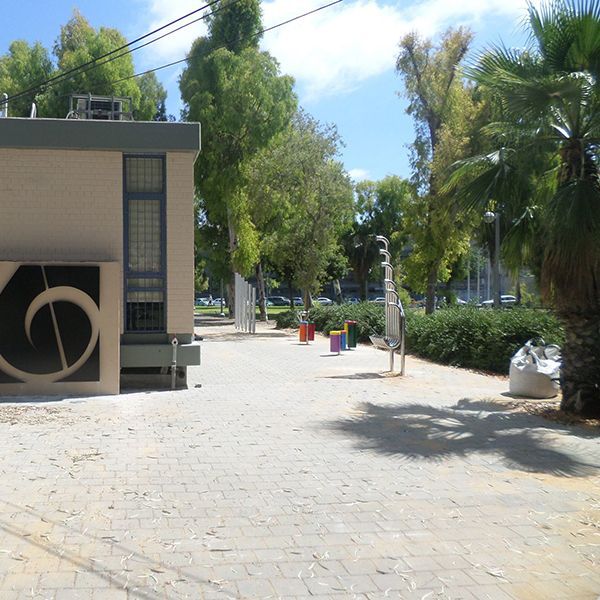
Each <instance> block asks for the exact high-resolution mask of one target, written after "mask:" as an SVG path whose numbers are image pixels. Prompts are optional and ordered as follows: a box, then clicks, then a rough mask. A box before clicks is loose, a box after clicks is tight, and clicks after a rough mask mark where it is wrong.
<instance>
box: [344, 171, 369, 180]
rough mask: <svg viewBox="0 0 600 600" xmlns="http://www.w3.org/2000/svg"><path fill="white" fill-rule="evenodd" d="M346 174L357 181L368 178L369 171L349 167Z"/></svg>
mask: <svg viewBox="0 0 600 600" xmlns="http://www.w3.org/2000/svg"><path fill="white" fill-rule="evenodd" d="M348 175H350V179H352V181H354V182H355V183H357V182H359V181H364V180H365V179H368V178H369V171H366V170H365V169H350V170H349V171H348Z"/></svg>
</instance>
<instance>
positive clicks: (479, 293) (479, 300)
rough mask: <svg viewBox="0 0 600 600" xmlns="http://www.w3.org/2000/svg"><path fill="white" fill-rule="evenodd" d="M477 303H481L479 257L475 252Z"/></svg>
mask: <svg viewBox="0 0 600 600" xmlns="http://www.w3.org/2000/svg"><path fill="white" fill-rule="evenodd" d="M477 302H478V303H479V302H481V256H480V254H479V250H478V251H477Z"/></svg>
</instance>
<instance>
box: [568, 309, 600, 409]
mask: <svg viewBox="0 0 600 600" xmlns="http://www.w3.org/2000/svg"><path fill="white" fill-rule="evenodd" d="M560 317H561V320H562V322H563V325H564V327H565V333H566V338H567V339H566V342H565V345H564V347H563V349H562V369H561V387H562V393H563V398H562V402H561V405H560V407H561V408H562V410H564V411H566V412H570V413H576V414H578V415H581V416H584V417H596V418H599V417H600V313H597V312H596V313H591V314H587V313H581V312H579V313H565V312H563V313H561V315H560Z"/></svg>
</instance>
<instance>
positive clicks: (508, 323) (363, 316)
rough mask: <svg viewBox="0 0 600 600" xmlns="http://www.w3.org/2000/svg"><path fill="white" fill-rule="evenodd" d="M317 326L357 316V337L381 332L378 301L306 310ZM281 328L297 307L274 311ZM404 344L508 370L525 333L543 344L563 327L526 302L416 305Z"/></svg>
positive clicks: (335, 325) (426, 354)
mask: <svg viewBox="0 0 600 600" xmlns="http://www.w3.org/2000/svg"><path fill="white" fill-rule="evenodd" d="M310 318H311V321H314V322H315V324H316V328H317V330H319V331H322V332H325V333H328V332H329V331H331V330H334V329H339V328H340V327H341V326H342V325H343V323H344V320H346V319H353V320H355V321H358V339H359V340H360V341H367V340H368V339H369V335H370V334H373V333H376V334H382V333H383V330H384V327H385V316H384V310H383V307H382V306H378V305H376V304H371V303H367V302H363V303H360V304H344V305H341V306H317V307H315V308H313V309H312V310H311V312H310ZM276 321H277V326H278V327H280V328H289V327H297V325H298V317H297V312H296V311H288V312H286V313H281V314H280V315H277V317H276ZM406 321H407V336H406V348H407V351H408V352H410V353H411V354H415V355H417V356H422V357H423V358H428V359H430V360H433V361H436V362H441V363H445V364H451V365H456V366H461V367H468V368H472V369H483V370H486V371H494V372H496V373H507V372H508V367H509V360H510V357H511V356H512V355H513V354H514V353H515V352H516V351H517V350H518V349H519V348H520V347H521V346H522V345H523V344H524V343H525V342H526V341H527V340H529V339H531V338H543V339H544V340H545V341H546V343H548V344H558V345H559V346H561V345H562V344H563V343H564V332H563V329H562V327H561V325H560V324H559V322H558V321H557V320H556V318H555V317H554V316H553V315H552V314H551V313H549V312H547V311H543V310H535V309H528V308H517V307H515V308H508V309H502V310H491V309H477V308H474V307H466V306H461V307H456V308H444V309H441V310H438V311H436V312H435V313H434V314H433V315H425V314H424V313H423V312H422V311H419V310H408V311H407V313H406Z"/></svg>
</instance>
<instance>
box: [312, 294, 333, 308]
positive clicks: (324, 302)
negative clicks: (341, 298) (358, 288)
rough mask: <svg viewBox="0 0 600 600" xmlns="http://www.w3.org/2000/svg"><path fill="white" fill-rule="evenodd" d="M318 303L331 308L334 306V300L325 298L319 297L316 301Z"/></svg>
mask: <svg viewBox="0 0 600 600" xmlns="http://www.w3.org/2000/svg"><path fill="white" fill-rule="evenodd" d="M316 302H318V303H319V304H321V305H323V306H331V305H332V304H333V300H331V298H325V296H319V297H318V298H317V299H316Z"/></svg>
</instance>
